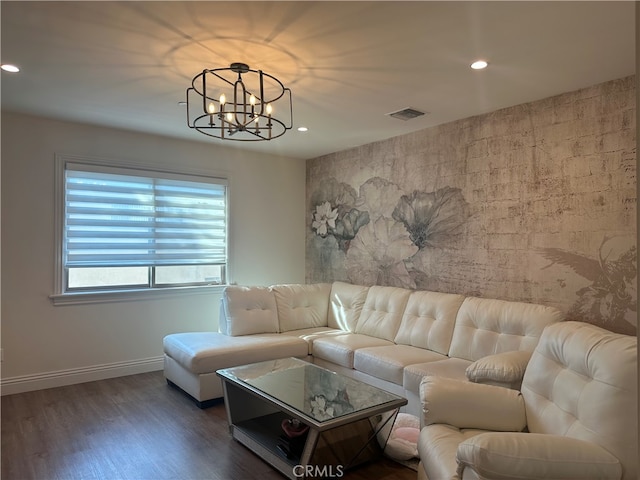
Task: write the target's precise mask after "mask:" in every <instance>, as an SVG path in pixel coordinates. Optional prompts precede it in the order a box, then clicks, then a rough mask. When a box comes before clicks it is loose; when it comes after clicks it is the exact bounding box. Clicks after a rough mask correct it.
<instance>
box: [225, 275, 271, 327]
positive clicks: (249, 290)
mask: <svg viewBox="0 0 640 480" xmlns="http://www.w3.org/2000/svg"><path fill="white" fill-rule="evenodd" d="M218 330H220V332H221V333H224V334H225V335H231V336H236V335H253V334H256V333H277V332H278V311H277V307H276V298H275V296H274V295H273V293H272V292H271V291H270V290H269V289H268V288H266V287H242V286H234V285H232V286H228V287H226V288H225V289H224V292H223V293H222V299H221V300H220V320H219V323H218Z"/></svg>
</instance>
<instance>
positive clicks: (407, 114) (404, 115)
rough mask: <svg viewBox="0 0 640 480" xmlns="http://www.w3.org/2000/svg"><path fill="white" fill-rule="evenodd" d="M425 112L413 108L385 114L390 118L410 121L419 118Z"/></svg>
mask: <svg viewBox="0 0 640 480" xmlns="http://www.w3.org/2000/svg"><path fill="white" fill-rule="evenodd" d="M424 114H425V112H421V111H420V110H416V109H415V108H410V107H408V108H403V109H402V110H398V111H397V112H391V113H387V115H389V116H390V117H393V118H397V119H398V120H405V121H406V120H411V119H412V118H416V117H420V116H422V115H424Z"/></svg>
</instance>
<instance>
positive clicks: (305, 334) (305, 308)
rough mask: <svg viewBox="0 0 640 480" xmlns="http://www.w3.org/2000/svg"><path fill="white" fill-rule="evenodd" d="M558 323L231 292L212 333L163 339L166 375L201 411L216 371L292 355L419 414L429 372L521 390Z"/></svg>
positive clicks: (310, 294)
mask: <svg viewBox="0 0 640 480" xmlns="http://www.w3.org/2000/svg"><path fill="white" fill-rule="evenodd" d="M561 320H562V314H561V312H560V311H559V310H557V309H555V308H553V307H548V306H543V305H535V304H528V303H519V302H507V301H502V300H493V299H482V298H476V297H464V296H462V295H456V294H448V293H438V292H428V291H412V290H407V289H403V288H396V287H381V286H372V287H366V286H361V285H351V284H348V283H343V282H334V283H333V284H295V285H274V286H271V287H242V286H229V287H227V288H226V289H225V291H224V293H223V297H222V300H221V305H220V321H219V331H218V332H189V333H176V334H172V335H168V336H167V337H165V339H164V352H165V367H164V368H165V377H166V378H167V381H168V382H169V383H170V384H171V385H174V386H177V387H179V388H180V389H182V390H184V391H185V392H186V393H188V394H189V395H191V396H192V397H193V398H194V399H195V400H196V402H197V403H198V404H199V405H200V406H201V407H205V406H207V405H209V404H210V403H211V402H212V401H214V400H216V399H218V398H220V397H221V396H222V387H221V383H220V380H219V379H218V377H217V375H216V373H215V372H216V370H218V369H220V368H227V367H231V366H236V365H242V364H247V363H253V362H258V361H263V360H272V359H275V358H283V357H291V356H293V357H298V358H303V359H307V360H308V361H311V362H313V363H315V364H318V365H321V366H324V367H326V368H329V369H330V370H333V371H337V372H340V373H343V374H346V375H349V376H351V377H354V378H356V379H359V380H362V381H364V382H367V383H370V384H373V385H376V386H379V387H382V388H384V389H386V390H388V391H391V392H394V393H397V394H400V395H403V396H405V397H406V398H407V399H408V400H409V403H408V405H407V407H406V411H407V412H408V413H412V414H413V415H416V416H421V405H420V398H419V388H420V381H421V380H422V377H424V376H425V375H436V376H446V377H450V378H455V379H464V380H471V381H475V382H482V383H490V384H494V385H501V386H507V387H510V388H518V387H519V386H520V383H521V381H522V376H523V374H524V370H525V367H526V365H527V363H528V360H529V358H530V356H531V353H532V352H533V350H534V349H535V347H536V345H537V343H538V339H539V337H540V335H541V334H542V330H543V329H544V327H546V326H547V325H549V324H551V323H554V322H558V321H561Z"/></svg>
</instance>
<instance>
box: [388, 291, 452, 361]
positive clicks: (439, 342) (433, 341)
mask: <svg viewBox="0 0 640 480" xmlns="http://www.w3.org/2000/svg"><path fill="white" fill-rule="evenodd" d="M463 301H464V297H463V296H462V295H454V294H451V293H439V292H428V291H416V292H412V293H411V295H410V296H409V300H408V301H407V306H406V308H405V310H404V314H403V315H402V321H401V323H400V328H399V330H398V333H397V334H396V337H395V342H396V343H401V344H404V345H411V346H414V347H419V348H426V349H428V350H433V351H434V352H438V353H441V354H443V355H446V354H447V353H448V352H449V347H450V345H451V337H452V335H453V327H454V326H455V322H456V315H457V313H458V310H459V309H460V305H462V302H463Z"/></svg>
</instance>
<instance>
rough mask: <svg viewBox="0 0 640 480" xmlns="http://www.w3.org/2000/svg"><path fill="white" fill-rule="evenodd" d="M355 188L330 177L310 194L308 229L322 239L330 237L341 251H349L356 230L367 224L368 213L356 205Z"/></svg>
mask: <svg viewBox="0 0 640 480" xmlns="http://www.w3.org/2000/svg"><path fill="white" fill-rule="evenodd" d="M356 200H357V196H356V192H355V190H354V189H353V188H352V187H350V186H349V185H346V184H344V183H339V182H338V181H337V180H336V179H335V178H331V179H329V180H327V181H326V182H324V183H323V188H322V190H320V191H317V192H315V193H314V194H313V195H312V197H311V202H312V205H314V206H315V207H314V208H315V210H313V215H312V216H313V219H312V223H311V229H312V230H313V232H314V233H315V234H316V235H318V236H320V237H323V238H326V237H327V236H333V237H334V238H335V239H336V241H337V243H338V248H339V249H340V251H342V252H347V251H348V250H349V245H350V243H351V240H353V239H354V238H355V237H356V235H357V234H358V230H360V228H362V227H363V226H364V225H366V224H367V223H369V213H368V212H367V211H362V210H361V209H359V208H356V207H355V204H356Z"/></svg>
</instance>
